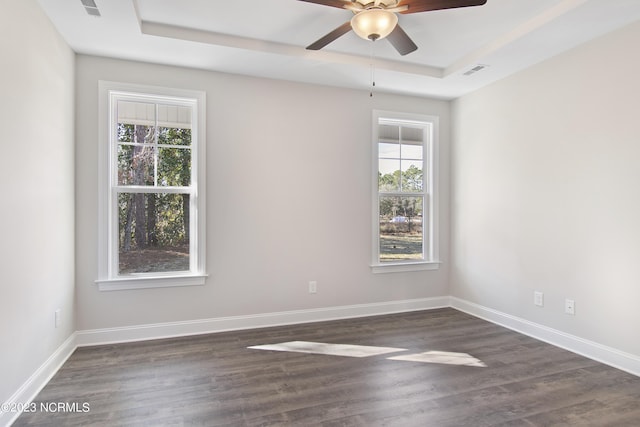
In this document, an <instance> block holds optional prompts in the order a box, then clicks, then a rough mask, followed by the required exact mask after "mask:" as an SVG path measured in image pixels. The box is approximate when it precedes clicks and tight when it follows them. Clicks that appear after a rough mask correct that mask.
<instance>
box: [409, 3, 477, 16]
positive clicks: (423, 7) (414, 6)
mask: <svg viewBox="0 0 640 427" xmlns="http://www.w3.org/2000/svg"><path fill="white" fill-rule="evenodd" d="M486 2H487V0H400V2H399V3H398V6H409V8H408V9H407V10H404V11H401V12H400V13H402V14H408V13H418V12H428V11H430V10H442V9H454V8H456V7H469V6H482V5H483V4H485V3H486Z"/></svg>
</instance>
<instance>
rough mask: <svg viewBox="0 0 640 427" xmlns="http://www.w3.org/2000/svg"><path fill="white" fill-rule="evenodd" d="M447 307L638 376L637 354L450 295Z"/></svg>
mask: <svg viewBox="0 0 640 427" xmlns="http://www.w3.org/2000/svg"><path fill="white" fill-rule="evenodd" d="M450 301H451V302H450V306H451V307H452V308H455V309H456V310H460V311H463V312H465V313H467V314H470V315H472V316H475V317H479V318H481V319H484V320H487V321H489V322H491V323H495V324H498V325H500V326H504V327H506V328H509V329H512V330H514V331H516V332H520V333H521V334H524V335H528V336H530V337H533V338H535V339H538V340H540V341H544V342H546V343H549V344H552V345H555V346H556V347H560V348H564V349H565V350H569V351H571V352H573V353H577V354H579V355H581V356H585V357H588V358H589V359H593V360H596V361H598V362H601V363H604V364H606V365H609V366H613V367H614V368H618V369H621V370H623V371H626V372H629V373H630V374H633V375H636V376H640V357H638V356H636V355H633V354H630V353H625V352H623V351H620V350H617V349H615V348H612V347H607V346H605V345H602V344H598V343H596V342H593V341H589V340H585V339H583V338H580V337H577V336H575V335H570V334H567V333H564V332H562V331H558V330H557V329H553V328H549V327H547V326H543V325H539V324H537V323H534V322H530V321H528V320H525V319H522V318H519V317H516V316H512V315H510V314H506V313H502V312H500V311H497V310H493V309H491V308H488V307H484V306H481V305H478V304H475V303H472V302H469V301H465V300H463V299H460V298H456V297H450Z"/></svg>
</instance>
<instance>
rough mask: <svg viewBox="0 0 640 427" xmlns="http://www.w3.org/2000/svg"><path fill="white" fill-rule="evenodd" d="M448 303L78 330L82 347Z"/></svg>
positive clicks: (361, 306)
mask: <svg viewBox="0 0 640 427" xmlns="http://www.w3.org/2000/svg"><path fill="white" fill-rule="evenodd" d="M444 307H449V297H448V296H447V297H436V298H420V299H411V300H402V301H389V302H381V303H373V304H358V305H347V306H338V307H326V308H316V309H309V310H294V311H283V312H276V313H264V314H252V315H247V316H232V317H218V318H212V319H200V320H189V321H183V322H169V323H157V324H149V325H139V326H130V327H121V328H107V329H94V330H85V331H78V332H76V343H77V345H78V346H79V347H83V346H91V345H102V344H113V343H121V342H129V341H144V340H153V339H161V338H170V337H180V336H188V335H198V334H208V333H214V332H225V331H235V330H242V329H254V328H266V327H270V326H281V325H292V324H300V323H310V322H321V321H326V320H337V319H349V318H354V317H366V316H378V315H382V314H391V313H402V312H409V311H417V310H429V309H434V308H444Z"/></svg>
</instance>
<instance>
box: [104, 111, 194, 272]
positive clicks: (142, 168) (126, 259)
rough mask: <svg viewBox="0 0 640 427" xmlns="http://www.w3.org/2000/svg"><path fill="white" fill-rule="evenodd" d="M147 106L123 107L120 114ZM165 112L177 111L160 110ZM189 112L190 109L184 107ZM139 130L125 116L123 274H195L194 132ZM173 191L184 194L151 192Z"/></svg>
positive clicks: (121, 142) (121, 146)
mask: <svg viewBox="0 0 640 427" xmlns="http://www.w3.org/2000/svg"><path fill="white" fill-rule="evenodd" d="M126 107H131V108H134V109H135V108H136V107H142V108H145V107H146V105H145V104H135V103H134V104H133V105H131V103H130V102H127V101H119V102H118V112H120V111H121V110H122V109H123V108H125V109H126ZM155 107H156V108H157V109H158V110H159V111H162V110H169V109H171V108H173V109H174V110H177V108H179V107H176V106H166V105H156V106H155ZM180 108H184V107H180ZM183 114H184V115H185V116H186V117H185V118H184V119H185V122H184V123H174V124H173V126H182V127H171V126H159V123H153V124H151V125H145V124H134V123H131V120H127V118H126V117H125V116H124V115H123V116H120V114H119V118H118V123H117V135H118V138H117V145H118V149H117V156H118V255H119V256H118V260H119V264H118V273H119V274H120V275H122V274H130V273H147V272H166V271H188V270H189V215H190V207H189V205H190V203H189V193H190V191H189V186H190V184H191V129H190V128H188V127H187V126H190V123H188V116H190V114H189V112H188V110H185V111H184V113H183ZM157 187H161V189H172V190H173V191H179V192H178V193H167V192H164V191H162V190H159V191H158V190H155V191H154V192H150V193H149V192H147V191H148V190H149V189H156V188H157Z"/></svg>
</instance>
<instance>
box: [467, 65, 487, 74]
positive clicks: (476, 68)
mask: <svg viewBox="0 0 640 427" xmlns="http://www.w3.org/2000/svg"><path fill="white" fill-rule="evenodd" d="M487 67H488V65H483V64H478V65H476V66H475V67H473V68H471V69H470V70H467V71H465V72H464V73H463V74H464V75H465V76H470V75H471V74H475V73H477V72H478V71H482V70H484V69H485V68H487Z"/></svg>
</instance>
